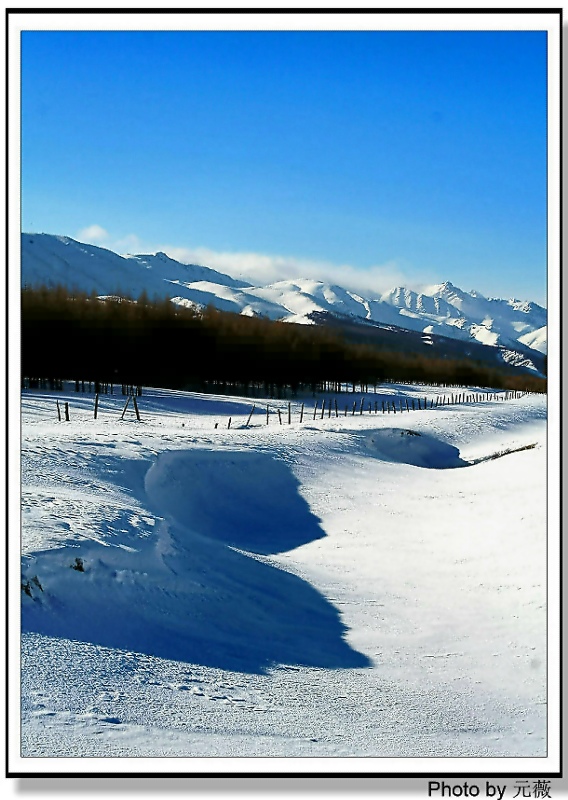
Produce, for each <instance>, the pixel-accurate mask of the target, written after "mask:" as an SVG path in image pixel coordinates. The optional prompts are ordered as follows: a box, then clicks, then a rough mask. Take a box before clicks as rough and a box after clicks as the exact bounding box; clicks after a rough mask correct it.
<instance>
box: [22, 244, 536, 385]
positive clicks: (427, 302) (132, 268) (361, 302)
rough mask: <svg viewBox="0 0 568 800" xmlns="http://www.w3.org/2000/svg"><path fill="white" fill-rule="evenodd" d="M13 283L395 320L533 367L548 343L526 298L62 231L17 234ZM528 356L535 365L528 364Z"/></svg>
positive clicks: (306, 317)
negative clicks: (356, 277) (293, 275)
mask: <svg viewBox="0 0 568 800" xmlns="http://www.w3.org/2000/svg"><path fill="white" fill-rule="evenodd" d="M21 275H22V285H37V284H40V283H42V284H46V285H48V286H50V285H51V286H53V285H56V284H62V285H66V286H68V287H69V288H76V289H79V290H84V291H88V292H91V291H93V290H94V291H95V292H96V293H97V294H98V295H99V296H108V295H117V294H118V295H129V296H131V297H134V298H136V297H138V296H139V295H140V294H141V293H142V291H144V290H145V291H146V293H147V294H148V296H149V297H150V298H153V297H154V296H158V297H165V296H169V297H170V298H171V299H172V301H173V302H175V303H177V304H179V305H185V306H201V307H205V306H207V305H212V306H214V307H216V308H218V309H220V310H223V311H232V312H235V313H237V314H246V315H248V316H255V315H262V316H265V317H268V318H270V319H275V320H276V319H280V320H286V321H288V322H296V323H301V324H317V323H320V322H321V320H322V319H323V318H325V317H327V316H329V315H331V316H333V317H336V318H337V319H338V320H344V321H345V320H351V321H352V322H360V323H364V324H366V326H372V327H381V326H396V328H401V329H406V330H407V331H414V332H419V333H421V334H422V335H423V336H422V340H423V341H426V342H427V337H428V336H429V335H433V336H436V337H439V336H443V337H449V338H451V339H454V340H455V339H457V340H461V341H462V342H464V343H466V342H470V343H472V344H473V343H478V344H483V345H489V346H493V347H496V348H497V349H498V354H499V358H500V359H501V360H502V361H505V362H507V363H510V364H517V365H518V366H523V367H525V368H528V369H531V370H532V369H535V370H537V371H540V369H539V367H538V366H536V364H539V363H542V362H543V359H542V354H545V353H546V347H547V327H546V326H547V314H546V309H544V308H542V307H541V306H539V305H538V304H537V303H534V302H526V301H520V300H513V299H511V300H501V299H495V298H487V297H484V296H483V295H482V294H480V293H479V292H475V291H471V292H466V291H463V290H462V289H460V288H458V287H457V286H454V285H453V284H452V283H450V282H449V281H446V282H445V283H442V284H436V285H434V286H428V287H425V288H423V289H422V291H420V292H416V291H414V290H411V289H406V288H404V287H400V286H399V287H396V288H394V289H391V290H390V291H389V292H385V293H384V294H373V293H366V296H365V297H363V296H362V295H361V294H359V293H357V292H353V291H350V290H349V289H345V288H343V287H341V286H337V285H335V284H328V283H324V282H322V281H317V280H310V279H308V278H305V279H304V278H302V279H296V280H284V281H278V282H276V283H272V284H270V285H268V286H255V285H253V284H251V283H247V282H245V281H242V280H237V279H235V278H232V277H231V276H229V275H225V274H223V273H221V272H218V271H216V270H214V269H210V268H209V267H204V266H200V265H197V264H182V263H180V262H179V261H176V260H174V259H172V258H170V257H169V256H167V255H166V254H165V253H156V254H155V255H124V256H120V255H117V254H116V253H113V252H112V251H110V250H106V249H104V248H101V247H96V246H95V245H90V244H82V243H80V242H77V241H75V240H74V239H71V238H69V237H68V236H54V235H51V234H46V233H41V234H38V233H24V234H22V271H21ZM531 353H532V355H533V360H534V361H535V362H536V363H535V364H533V363H531Z"/></svg>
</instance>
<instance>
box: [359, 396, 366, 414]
mask: <svg viewBox="0 0 568 800" xmlns="http://www.w3.org/2000/svg"><path fill="white" fill-rule="evenodd" d="M364 400H365V398H364V397H362V398H361V408H360V409H359V414H362V413H363V403H364Z"/></svg>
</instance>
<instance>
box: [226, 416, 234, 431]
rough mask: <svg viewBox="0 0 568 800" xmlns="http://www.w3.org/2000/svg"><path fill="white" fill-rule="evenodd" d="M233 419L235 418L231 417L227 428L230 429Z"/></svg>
mask: <svg viewBox="0 0 568 800" xmlns="http://www.w3.org/2000/svg"><path fill="white" fill-rule="evenodd" d="M232 419H233V418H232V417H229V424H228V425H227V429H229V428H230V427H231V420H232Z"/></svg>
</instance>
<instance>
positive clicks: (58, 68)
mask: <svg viewBox="0 0 568 800" xmlns="http://www.w3.org/2000/svg"><path fill="white" fill-rule="evenodd" d="M21 85H22V227H23V229H24V230H26V231H36V232H46V233H56V234H64V235H68V236H73V237H74V238H81V237H82V238H83V240H84V241H86V240H89V241H92V242H94V243H96V244H100V245H101V246H105V247H109V248H110V249H115V250H117V251H119V252H148V251H155V250H157V249H161V250H166V252H168V253H170V254H171V255H173V256H174V257H179V258H181V259H183V260H199V261H200V262H201V263H207V264H209V265H210V266H214V267H217V268H222V269H225V270H226V271H230V272H231V273H232V274H237V272H238V271H240V272H241V274H246V275H248V276H249V277H250V276H253V277H257V278H258V280H263V281H264V280H275V279H278V278H283V277H292V276H294V275H297V276H298V275H302V276H303V277H314V276H315V277H327V278H328V279H330V280H332V281H336V282H339V283H341V282H342V279H343V283H346V282H350V283H351V284H352V285H357V286H359V287H361V288H364V287H366V286H369V287H374V288H376V289H377V290H382V289H386V288H388V287H389V286H391V285H394V284H396V283H406V284H409V285H410V284H414V285H416V284H417V283H420V282H424V283H436V282H441V281H443V280H451V281H452V282H454V283H455V284H457V285H459V286H461V287H462V288H464V289H473V288H475V289H477V290H479V291H481V292H482V293H484V294H486V295H489V296H501V297H510V296H516V297H519V298H522V299H534V300H536V301H537V302H541V303H544V302H545V286H546V34H545V33H544V32H459V31H455V32H343V31H340V32H330V33H322V32H314V31H311V32H138V31H131V32H67V31H62V32H48V31H38V32H31V31H28V32H24V33H23V34H22V84H21Z"/></svg>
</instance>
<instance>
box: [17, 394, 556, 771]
mask: <svg viewBox="0 0 568 800" xmlns="http://www.w3.org/2000/svg"><path fill="white" fill-rule="evenodd" d="M70 388H71V387H69V389H68V391H67V392H66V393H65V392H64V393H57V394H56V393H53V394H50V393H43V392H37V391H25V392H24V393H23V400H22V404H23V434H22V436H23V442H22V444H23V446H22V520H23V523H22V524H23V527H22V584H23V587H24V591H23V592H22V718H21V744H22V763H23V768H26V769H29V770H30V771H32V772H33V771H34V770H38V771H40V772H43V771H44V770H46V768H48V769H53V770H57V769H58V766H57V764H58V763H60V764H61V763H67V762H62V761H61V759H67V758H72V759H75V760H76V759H82V758H89V759H92V758H97V757H99V758H107V757H108V758H111V759H112V758H116V759H118V758H125V757H128V758H131V757H137V758H141V757H144V758H152V759H157V762H154V761H153V762H152V764H153V765H154V766H153V768H154V769H155V770H158V771H161V770H165V771H168V770H173V771H176V770H186V771H187V770H189V771H191V770H192V769H196V767H195V766H193V765H194V764H199V763H201V762H200V761H199V759H200V758H201V757H205V758H210V757H213V756H214V757H216V758H219V759H224V758H233V757H234V758H236V759H237V762H238V763H240V764H244V766H243V767H242V768H243V769H247V766H246V762H247V761H248V759H250V758H254V757H280V758H281V757H286V758H296V757H298V758H300V759H301V760H302V763H303V765H304V766H303V768H306V766H305V765H306V762H305V759H306V758H308V759H312V758H320V757H322V758H323V763H324V764H325V763H326V762H327V763H328V764H329V763H330V762H329V758H330V757H333V758H338V759H343V758H351V757H354V756H355V757H365V758H379V759H389V758H395V759H396V758H400V757H404V758H406V759H421V758H426V759H429V758H431V757H433V756H438V757H444V758H450V757H476V758H478V757H481V758H484V757H507V758H508V757H510V758H519V757H527V758H529V757H542V756H543V755H544V754H545V753H546V749H547V739H546V699H547V695H546V672H545V663H546V607H545V603H546V560H545V559H546V477H545V474H546V470H545V463H546V462H545V430H546V399H545V398H544V397H542V396H525V397H522V398H520V399H517V400H508V401H506V402H505V401H503V400H502V399H497V400H486V401H484V402H483V403H479V404H471V405H466V406H444V407H439V408H433V409H428V410H426V411H421V412H418V411H416V412H411V413H404V414H401V413H398V414H396V415H394V414H385V415H382V414H375V413H368V410H367V406H366V405H365V413H364V414H362V415H361V414H356V415H352V414H351V406H352V402H353V395H352V394H349V395H348V396H346V395H343V394H340V395H338V397H337V399H338V407H339V410H340V411H342V412H343V415H342V416H339V417H335V416H332V417H331V418H330V417H328V416H327V415H326V416H324V418H321V416H320V415H319V413H318V415H317V417H316V418H315V419H314V416H313V414H312V409H313V405H312V403H313V401H312V400H311V398H299V399H298V400H294V401H293V403H292V406H291V410H292V424H291V425H287V424H282V425H281V424H279V420H278V416H277V414H276V410H277V408H278V407H280V408H281V410H282V411H283V412H284V414H283V420H287V403H286V402H285V401H277V400H268V401H267V402H269V404H270V407H269V424H268V425H267V424H266V405H264V403H263V398H255V399H254V400H251V399H247V398H230V397H220V396H218V397H212V396H206V395H198V394H193V393H184V392H172V391H165V390H157V389H147V390H145V392H144V395H143V396H142V397H141V398H139V406H140V412H141V417H142V419H141V421H140V422H137V421H136V419H135V417H134V415H130V416H129V415H128V413H127V415H126V417H125V419H124V420H122V421H121V420H120V415H121V411H122V406H123V404H124V403H123V398H122V397H120V396H119V397H117V396H103V397H101V402H100V407H99V418H98V419H97V420H96V421H95V420H94V419H93V397H92V396H89V395H88V394H76V393H75V392H74V391H70ZM438 391H440V390H438V389H434V388H429V387H419V388H413V387H409V386H406V387H403V386H390V385H389V386H388V387H385V388H383V389H382V390H381V394H377V395H370V396H369V398H367V399H368V400H370V401H374V400H375V399H377V400H378V401H380V400H381V399H385V398H389V399H392V398H393V396H396V397H405V396H406V397H409V398H413V397H416V396H419V397H424V396H428V397H434V395H435V393H436V392H438ZM355 398H356V399H358V396H355ZM56 399H59V402H60V403H61V402H64V401H65V400H67V401H68V402H69V404H70V416H71V420H70V422H58V420H57V412H56ZM302 399H304V400H305V402H306V404H307V407H308V408H309V409H310V410H309V412H306V411H305V413H304V421H303V422H302V424H300V422H299V412H300V402H301V400H302ZM252 403H255V404H256V410H255V412H254V414H253V416H252V419H251V424H250V427H248V428H247V427H246V422H247V419H248V416H249V413H250V411H251V408H252ZM345 405H347V406H348V407H349V414H348V415H346V414H345V412H344V411H343V409H344V406H345ZM379 407H380V402H379ZM372 410H373V403H372V404H371V411H372ZM229 417H230V418H231V427H230V428H229V427H228V419H229ZM520 448H528V449H520ZM510 450H517V452H508V454H505V455H502V456H501V457H498V458H493V456H495V455H496V454H498V453H504V452H505V451H510ZM166 757H175V758H174V759H173V761H172V759H171V758H168V759H166ZM50 758H51V759H53V761H49V759H50ZM46 759H47V760H46ZM164 759H165V760H164ZM160 762H161V763H160ZM75 763H76V762H75ZM231 763H233V762H231ZM255 763H256V762H255ZM270 763H271V762H262V766H261V769H266V768H269V766H270ZM334 763H335V762H334ZM351 763H352V762H350V765H351ZM392 763H393V762H388V761H384V762H382V761H381V762H377V765H376V769H377V770H379V771H380V770H384V769H388V764H390V765H391V771H392V769H393V767H392ZM420 763H422V762H420ZM49 765H53V766H49ZM385 765H387V766H385ZM59 768H60V767H59ZM75 768H76V769H77V768H79V769H80V767H77V766H76V767H75ZM107 768H109V769H111V768H110V767H107ZM132 768H134V769H135V770H137V771H139V770H140V769H141V766H140V762H135V764H134V766H133V767H132V766H130V762H129V761H128V760H126V761H123V762H118V763H117V764H116V766H115V767H114V769H115V770H120V771H122V770H129V769H132ZM322 768H323V769H325V767H322ZM336 768H340V767H336ZM423 768H424V767H423ZM202 769H203V767H202ZM205 769H206V768H205ZM249 769H250V767H249ZM394 769H395V770H398V767H394ZM479 769H481V770H482V769H483V765H482V764H481V766H480V767H479Z"/></svg>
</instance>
